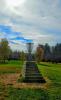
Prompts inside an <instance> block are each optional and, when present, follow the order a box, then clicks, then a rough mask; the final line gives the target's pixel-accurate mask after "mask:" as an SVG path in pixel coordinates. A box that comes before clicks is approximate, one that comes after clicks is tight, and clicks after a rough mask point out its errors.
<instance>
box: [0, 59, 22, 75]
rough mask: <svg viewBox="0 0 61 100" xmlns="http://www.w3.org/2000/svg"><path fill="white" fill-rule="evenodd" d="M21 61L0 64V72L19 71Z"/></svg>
mask: <svg viewBox="0 0 61 100" xmlns="http://www.w3.org/2000/svg"><path fill="white" fill-rule="evenodd" d="M22 65H23V63H22V62H21V61H16V60H13V61H9V62H8V63H6V64H0V74H2V73H16V72H20V71H21V68H22Z"/></svg>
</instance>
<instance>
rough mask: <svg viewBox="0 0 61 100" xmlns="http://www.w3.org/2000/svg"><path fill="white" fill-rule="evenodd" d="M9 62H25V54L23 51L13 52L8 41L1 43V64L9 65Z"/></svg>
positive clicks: (4, 40)
mask: <svg viewBox="0 0 61 100" xmlns="http://www.w3.org/2000/svg"><path fill="white" fill-rule="evenodd" d="M9 60H22V61H24V60H25V53H24V52H23V51H22V52H20V51H12V50H11V48H10V46H9V43H8V41H7V39H2V40H1V42H0V63H7V62H8V61H9Z"/></svg>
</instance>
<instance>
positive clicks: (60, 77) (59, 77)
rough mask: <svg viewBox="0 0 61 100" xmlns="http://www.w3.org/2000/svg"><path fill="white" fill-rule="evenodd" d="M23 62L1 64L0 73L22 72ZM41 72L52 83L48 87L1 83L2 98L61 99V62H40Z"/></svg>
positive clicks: (16, 99) (1, 99)
mask: <svg viewBox="0 0 61 100" xmlns="http://www.w3.org/2000/svg"><path fill="white" fill-rule="evenodd" d="M22 64H23V63H22V62H20V61H10V62H9V63H8V64H1V65H0V73H2V74H3V73H7V74H8V73H10V72H11V73H16V72H21V68H22ZM38 67H39V70H40V72H41V73H42V75H43V76H44V77H47V78H48V79H49V80H50V81H51V83H50V84H49V85H48V86H47V89H29V88H23V89H20V88H14V87H13V86H10V85H7V86H5V85H3V84H1V83H0V100H61V64H52V63H43V62H42V63H40V65H38Z"/></svg>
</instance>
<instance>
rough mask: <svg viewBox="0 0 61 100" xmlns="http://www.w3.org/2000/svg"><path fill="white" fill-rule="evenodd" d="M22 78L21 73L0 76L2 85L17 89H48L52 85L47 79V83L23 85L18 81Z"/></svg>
mask: <svg viewBox="0 0 61 100" xmlns="http://www.w3.org/2000/svg"><path fill="white" fill-rule="evenodd" d="M19 77H20V73H13V74H1V75H0V83H2V84H4V85H5V86H7V85H12V86H13V87H15V88H44V89H46V88H48V86H49V85H50V83H51V82H50V81H49V80H48V79H47V78H45V79H46V83H44V84H41V83H22V82H20V83H19V82H18V79H19Z"/></svg>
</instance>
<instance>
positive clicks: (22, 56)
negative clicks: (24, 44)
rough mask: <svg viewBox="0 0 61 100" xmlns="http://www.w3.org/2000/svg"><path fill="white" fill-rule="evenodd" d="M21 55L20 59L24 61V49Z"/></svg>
mask: <svg viewBox="0 0 61 100" xmlns="http://www.w3.org/2000/svg"><path fill="white" fill-rule="evenodd" d="M20 55H21V56H20V60H21V61H22V62H24V61H25V53H24V52H23V51H22V52H21V54H20Z"/></svg>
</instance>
